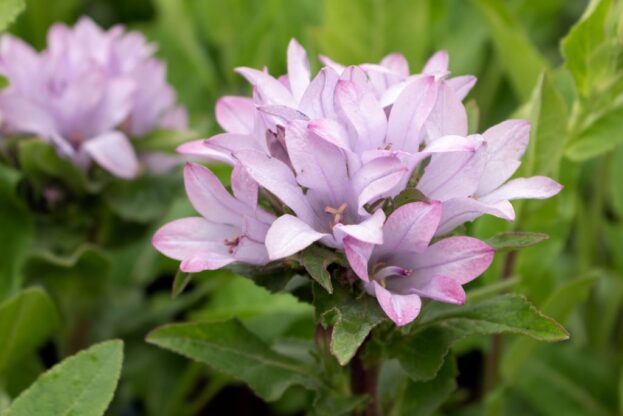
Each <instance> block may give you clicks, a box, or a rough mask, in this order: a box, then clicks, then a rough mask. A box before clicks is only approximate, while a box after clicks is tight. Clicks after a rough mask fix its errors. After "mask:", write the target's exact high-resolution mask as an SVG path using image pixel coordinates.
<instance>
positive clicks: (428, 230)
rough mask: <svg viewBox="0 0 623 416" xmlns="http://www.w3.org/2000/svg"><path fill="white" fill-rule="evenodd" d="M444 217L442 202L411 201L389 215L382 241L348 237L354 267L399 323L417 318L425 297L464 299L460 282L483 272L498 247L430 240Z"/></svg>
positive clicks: (462, 240) (468, 241)
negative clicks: (376, 241)
mask: <svg viewBox="0 0 623 416" xmlns="http://www.w3.org/2000/svg"><path fill="white" fill-rule="evenodd" d="M441 216H442V204H441V203H439V202H412V203H409V204H406V205H403V206H401V207H399V208H398V209H396V210H395V211H394V212H393V213H391V214H390V215H389V217H388V218H387V221H386V222H385V224H384V225H383V244H381V245H374V244H367V243H362V242H360V241H356V240H354V239H351V238H350V237H347V238H345V240H344V251H345V253H346V256H347V258H348V261H349V263H350V265H351V267H352V269H353V271H354V272H355V273H356V274H357V276H359V278H361V279H362V280H363V281H364V285H365V288H366V290H367V291H368V293H370V294H371V295H374V296H376V298H377V300H378V302H379V305H380V306H381V308H382V309H383V310H384V311H385V313H386V314H387V316H388V317H389V318H390V319H391V320H392V321H394V322H395V323H396V325H406V324H408V323H409V322H411V321H413V320H414V319H415V318H416V317H417V316H418V314H419V313H420V309H421V307H422V298H428V299H433V300H436V301H439V302H445V303H455V304H462V303H464V302H465V292H464V290H463V287H462V285H464V284H466V283H468V282H470V281H471V280H473V279H475V278H476V277H478V276H479V275H480V274H481V273H483V272H484V271H485V270H486V269H487V268H488V267H489V265H490V264H491V261H492V260H493V256H494V254H495V253H494V250H493V249H492V248H491V247H489V246H488V245H487V244H485V243H483V242H482V241H480V240H477V239H475V238H471V237H449V238H446V239H443V240H440V241H437V242H436V243H434V244H432V245H429V244H430V241H431V239H432V237H433V236H434V234H435V232H436V230H437V226H438V225H439V221H440V220H441Z"/></svg>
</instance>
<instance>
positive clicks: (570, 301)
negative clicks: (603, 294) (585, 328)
mask: <svg viewBox="0 0 623 416" xmlns="http://www.w3.org/2000/svg"><path fill="white" fill-rule="evenodd" d="M593 283H595V278H594V277H581V278H578V279H574V280H571V281H569V282H567V283H565V284H564V285H562V286H561V287H559V288H558V289H556V291H554V292H553V293H552V294H551V295H550V297H549V298H548V299H547V300H546V301H545V303H544V304H543V307H542V310H543V313H546V314H547V315H548V316H551V317H552V318H554V319H556V320H557V321H560V322H563V323H564V322H566V321H567V319H568V318H569V315H570V314H571V312H572V311H573V310H575V308H576V307H577V306H578V304H579V303H581V302H582V301H584V299H586V297H587V296H588V292H589V290H590V289H591V287H592V285H593ZM537 347H538V343H536V342H535V341H534V340H531V339H527V338H521V339H517V340H515V341H514V342H513V344H512V345H511V346H510V347H509V348H508V350H507V351H506V353H505V354H504V358H503V360H502V363H501V370H502V375H503V376H504V378H505V379H506V380H507V382H509V383H512V381H513V379H514V378H515V376H516V374H517V373H518V372H519V371H521V368H522V366H523V364H524V363H525V362H526V360H527V359H528V358H529V357H530V355H531V354H532V352H533V351H534V350H535V349H536V348H537Z"/></svg>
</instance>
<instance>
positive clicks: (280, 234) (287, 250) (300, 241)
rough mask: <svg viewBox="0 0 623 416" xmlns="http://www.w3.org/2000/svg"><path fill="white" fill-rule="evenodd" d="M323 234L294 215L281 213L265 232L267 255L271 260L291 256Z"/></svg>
mask: <svg viewBox="0 0 623 416" xmlns="http://www.w3.org/2000/svg"><path fill="white" fill-rule="evenodd" d="M325 235H326V234H323V233H319V232H318V231H316V230H314V229H313V228H311V227H310V226H309V225H308V224H307V223H305V222H303V221H301V220H300V219H299V218H297V217H295V216H292V215H289V214H286V215H282V216H281V217H279V218H277V219H276V220H275V222H274V223H273V224H272V225H271V226H270V229H269V230H268V233H267V234H266V249H267V250H268V257H269V258H270V259H271V260H277V259H282V258H284V257H288V256H291V255H292V254H294V253H298V252H299V251H301V250H303V249H304V248H307V247H308V246H310V245H311V244H313V243H314V242H316V241H318V240H320V239H321V238H322V237H324V236H325Z"/></svg>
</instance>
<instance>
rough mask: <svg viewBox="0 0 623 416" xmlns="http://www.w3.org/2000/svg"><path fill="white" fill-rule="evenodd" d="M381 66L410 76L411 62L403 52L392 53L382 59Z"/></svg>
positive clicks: (398, 73)
mask: <svg viewBox="0 0 623 416" xmlns="http://www.w3.org/2000/svg"><path fill="white" fill-rule="evenodd" d="M381 66H384V67H385V68H387V69H389V70H391V71H392V72H395V73H396V74H397V75H400V76H401V77H403V78H406V77H408V76H409V62H407V58H405V56H404V55H403V54H401V53H390V54H389V55H387V56H386V57H385V58H383V60H382V61H381Z"/></svg>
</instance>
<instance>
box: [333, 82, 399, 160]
mask: <svg viewBox="0 0 623 416" xmlns="http://www.w3.org/2000/svg"><path fill="white" fill-rule="evenodd" d="M335 100H336V101H335V102H336V108H337V110H338V114H339V115H340V117H341V118H342V119H343V120H344V121H345V122H346V123H347V126H348V129H349V131H350V134H351V135H353V136H354V137H357V140H356V142H355V143H354V146H353V150H354V151H356V152H357V153H361V152H363V151H365V150H369V149H376V148H379V147H383V142H384V139H385V132H386V128H387V118H386V116H385V112H384V111H383V107H381V104H380V103H379V101H378V100H377V99H376V97H375V95H374V92H373V91H372V89H371V86H369V85H366V84H364V83H355V82H352V81H339V82H338V84H337V87H336V89H335Z"/></svg>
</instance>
